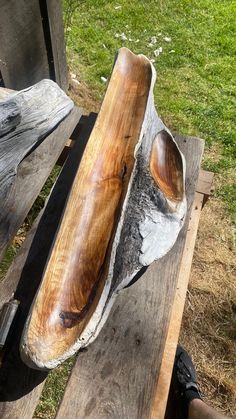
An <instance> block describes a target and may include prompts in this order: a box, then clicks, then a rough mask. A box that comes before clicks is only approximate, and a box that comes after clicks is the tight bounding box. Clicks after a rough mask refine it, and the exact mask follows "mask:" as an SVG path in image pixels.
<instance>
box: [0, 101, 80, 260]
mask: <svg viewBox="0 0 236 419" xmlns="http://www.w3.org/2000/svg"><path fill="white" fill-rule="evenodd" d="M80 116H81V111H80V110H79V109H78V108H75V109H74V110H73V111H72V112H71V113H70V114H69V115H68V117H67V118H66V120H64V121H62V122H61V123H60V124H59V125H58V126H57V128H56V129H54V131H53V132H52V133H51V134H50V135H48V136H47V137H46V138H45V139H44V140H43V141H42V142H41V143H40V144H39V145H38V146H37V147H36V148H35V150H33V151H31V152H30V154H29V155H28V156H27V157H25V158H23V157H24V155H25V154H26V151H27V150H26V146H27V144H26V143H25V140H24V139H23V140H22V141H23V146H22V149H21V151H22V152H21V156H19V153H18V155H17V153H16V152H15V150H14V148H12V149H11V150H10V151H9V152H11V154H12V165H11V166H12V167H11V169H12V170H13V173H15V175H14V177H11V178H10V179H9V182H10V185H9V189H8V193H7V197H6V199H4V200H2V201H1V204H0V207H1V211H0V258H1V257H2V256H3V254H4V251H5V249H6V246H7V245H8V243H9V242H10V240H11V239H12V238H13V237H14V235H15V233H16V231H17V229H18V228H19V226H20V225H21V224H22V222H23V221H24V218H25V216H26V215H27V213H28V211H29V209H30V208H31V206H32V204H33V202H34V200H35V199H36V197H37V195H38V194H39V192H40V189H41V188H42V186H43V184H44V183H45V181H46V179H47V177H48V176H49V174H50V172H51V170H52V168H53V166H54V165H55V163H56V161H57V159H58V157H59V155H60V153H61V151H62V149H63V146H64V144H65V142H66V140H67V139H68V138H69V136H70V134H71V133H72V132H73V130H74V128H75V126H76V124H77V123H78V121H79V119H80ZM58 122H59V121H58ZM38 139H40V136H36V137H35V141H34V142H37V141H38ZM33 145H34V143H33V144H32V145H31V146H30V145H28V146H27V147H28V149H30V148H31V147H32V146H33ZM8 154H9V153H8ZM15 157H16V158H17V159H15ZM7 160H8V164H9V165H10V159H7ZM4 161H5V160H4V159H3V162H4ZM18 161H19V164H18V166H17V163H18ZM5 170H7V171H8V173H9V170H10V169H9V168H8V167H7V166H6V167H5ZM2 173H3V172H2ZM1 178H2V179H3V182H4V183H5V182H6V179H5V178H4V176H3V175H2V176H1ZM1 187H2V184H1ZM2 193H3V189H2ZM5 195H6V194H5ZM23 197H24V199H22V198H23Z"/></svg>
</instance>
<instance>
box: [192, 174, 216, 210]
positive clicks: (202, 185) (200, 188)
mask: <svg viewBox="0 0 236 419" xmlns="http://www.w3.org/2000/svg"><path fill="white" fill-rule="evenodd" d="M213 177H214V173H212V172H209V171H207V170H201V171H200V174H199V178H198V183H197V188H196V191H197V192H200V193H203V194H204V199H203V203H202V206H204V205H205V203H206V202H207V200H208V198H209V196H210V194H211V192H212V184H213Z"/></svg>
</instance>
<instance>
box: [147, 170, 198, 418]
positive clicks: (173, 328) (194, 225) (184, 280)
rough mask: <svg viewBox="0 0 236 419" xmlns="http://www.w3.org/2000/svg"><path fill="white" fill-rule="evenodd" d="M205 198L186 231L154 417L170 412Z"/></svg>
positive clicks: (196, 196)
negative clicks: (173, 372) (186, 302)
mask: <svg viewBox="0 0 236 419" xmlns="http://www.w3.org/2000/svg"><path fill="white" fill-rule="evenodd" d="M202 177H203V176H201V178H202ZM203 199H204V195H203V194H202V193H198V192H196V194H195V198H194V202H193V206H192V211H191V216H190V221H189V225H188V230H187V234H186V242H185V246H184V251H183V256H182V261H181V264H180V269H179V273H178V278H177V285H176V292H175V296H174V301H173V305H172V308H171V316H170V321H169V327H168V332H167V337H166V341H165V346H164V350H163V357H162V361H161V367H160V371H159V375H158V381H157V386H156V392H155V397H154V400H153V405H152V411H151V417H150V419H164V417H165V413H166V405H167V399H168V392H169V388H170V380H171V374H172V369H173V364H174V359H175V352H176V347H177V343H178V339H179V332H180V327H181V321H182V316H183V311H184V304H185V299H186V293H187V289H188V281H189V277H190V271H191V266H192V259H193V252H194V247H195V241H196V237H197V231H198V224H199V220H200V215H201V210H202V203H203ZM173 409H174V406H173ZM167 417H168V418H169V419H173V417H174V415H172V413H171V414H170V415H169V416H167ZM167 417H166V419H167Z"/></svg>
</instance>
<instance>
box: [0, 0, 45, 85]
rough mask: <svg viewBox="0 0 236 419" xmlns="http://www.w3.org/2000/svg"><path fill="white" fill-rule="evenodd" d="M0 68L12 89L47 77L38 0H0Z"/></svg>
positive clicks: (5, 83)
mask: <svg viewBox="0 0 236 419" xmlns="http://www.w3.org/2000/svg"><path fill="white" fill-rule="evenodd" d="M0 10H1V13H0V39H1V43H0V57H1V60H0V71H1V73H2V77H3V81H4V86H5V87H9V88H11V89H15V90H21V89H24V88H25V87H28V86H30V85H32V84H34V83H36V82H38V81H40V80H42V79H43V78H49V65H48V58H47V50H46V45H45V39H44V32H43V27H42V19H41V12H40V2H39V1H38V0H26V1H22V0H8V1H5V0H0Z"/></svg>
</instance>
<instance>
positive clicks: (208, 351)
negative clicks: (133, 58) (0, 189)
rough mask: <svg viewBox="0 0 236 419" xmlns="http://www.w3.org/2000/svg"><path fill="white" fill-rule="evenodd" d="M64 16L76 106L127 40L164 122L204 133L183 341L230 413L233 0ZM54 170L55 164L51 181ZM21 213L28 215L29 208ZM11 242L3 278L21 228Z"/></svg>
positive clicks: (95, 102)
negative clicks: (204, 188) (153, 79)
mask: <svg viewBox="0 0 236 419" xmlns="http://www.w3.org/2000/svg"><path fill="white" fill-rule="evenodd" d="M64 17H65V30H66V39H67V56H68V64H69V69H70V73H72V74H73V77H72V78H73V79H77V81H79V84H78V82H77V83H76V82H72V83H71V88H70V93H71V95H72V97H73V99H74V100H75V101H77V102H78V104H79V105H80V106H84V107H85V109H86V110H88V111H93V110H95V109H96V110H97V109H98V108H99V106H100V103H101V101H102V98H103V96H104V93H105V90H106V80H105V79H108V78H109V76H110V74H111V70H112V65H113V60H114V56H115V53H116V51H117V49H118V48H120V47H121V46H126V47H128V48H129V49H131V50H132V51H133V52H135V53H142V54H145V55H146V56H147V57H148V58H150V59H151V60H153V63H154V66H155V67H156V70H157V83H156V87H155V102H156V106H157V108H158V112H159V115H160V116H161V117H162V119H163V120H164V122H165V123H166V125H167V126H168V127H169V128H170V129H171V130H173V131H178V132H180V133H182V134H188V135H193V136H199V137H202V138H204V139H205V140H206V149H205V154H204V163H203V165H204V167H205V168H206V169H208V170H211V171H214V172H215V173H216V176H215V184H214V186H215V191H214V196H213V198H212V199H211V200H210V202H209V203H208V204H207V206H206V208H205V209H204V210H203V213H202V222H201V226H200V230H199V236H198V241H197V245H196V251H195V258H194V263H193V269H192V277H191V281H190V287H189V291H188V298H187V301H186V308H185V315H184V320H183V328H182V332H181V341H182V342H183V343H184V345H185V346H186V347H187V349H188V350H189V351H190V352H191V353H192V355H193V357H194V361H195V362H196V364H197V368H198V373H199V379H200V383H201V386H202V387H201V388H202V389H203V392H204V396H205V398H206V400H208V401H209V403H211V404H213V405H215V406H216V407H217V408H219V409H220V410H222V411H224V412H227V413H231V414H233V413H234V414H236V410H235V405H236V381H235V377H236V366H235V362H234V361H235V353H236V335H235V324H236V289H235V280H234V279H233V273H234V269H235V264H234V256H233V254H234V253H233V252H234V250H235V241H234V238H233V228H234V226H235V223H236V218H235V213H236V188H235V183H236V182H235V180H236V175H235V157H236V138H235V127H234V118H235V93H236V77H235V61H234V59H233V55H235V46H236V36H235V19H236V1H235V0H220V1H219V0H214V1H213V0H204V1H203V0H198V1H196V0H179V1H173V0H172V1H171V0H165V1H164V0H156V1H153V0H152V1H148V0H147V1H132V0H129V1H128V0H120V1H119V0H117V1H109V2H108V1H105V0H96V1H95V0H86V1H85V0H81V1H78V0H64ZM57 174H58V170H57V169H55V173H54V174H53V176H52V177H51V178H50V179H53V180H54V179H55V177H56V176H57ZM50 179H49V183H47V184H46V186H45V188H44V190H43V191H42V193H41V195H40V197H39V198H38V201H37V202H36V207H34V210H33V213H32V217H33V218H34V216H35V212H37V211H38V209H39V208H41V206H42V203H41V202H40V199H42V200H43V202H44V200H45V197H46V195H47V194H48V192H49V189H50V187H51V184H50V182H51V180H50ZM37 206H38V209H37ZM27 220H28V221H27ZM27 220H26V224H27V223H28V224H31V223H32V220H31V214H29V216H28V219H27ZM26 230H27V228H26ZM15 240H16V241H15V242H14V243H13V246H11V247H9V249H8V253H7V256H6V259H5V261H3V264H2V268H1V267H0V277H1V276H3V274H4V273H5V271H6V268H7V266H8V265H9V260H12V258H13V257H14V254H15V252H16V248H17V246H18V245H19V243H18V242H19V240H21V233H19V235H18V238H16V239H15ZM22 240H23V238H22ZM1 269H2V270H1ZM72 364H73V360H69V361H67V363H65V364H63V365H62V366H60V367H59V368H57V369H56V370H55V371H54V372H52V373H50V374H49V378H48V380H47V384H46V386H45V389H44V391H43V394H42V397H41V400H40V403H39V405H38V407H37V409H36V412H35V415H34V418H44V419H50V418H54V417H55V413H56V409H57V406H58V403H59V402H60V399H61V396H62V394H63V388H64V386H65V384H66V380H67V377H68V374H69V371H70V370H71V367H72Z"/></svg>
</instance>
